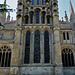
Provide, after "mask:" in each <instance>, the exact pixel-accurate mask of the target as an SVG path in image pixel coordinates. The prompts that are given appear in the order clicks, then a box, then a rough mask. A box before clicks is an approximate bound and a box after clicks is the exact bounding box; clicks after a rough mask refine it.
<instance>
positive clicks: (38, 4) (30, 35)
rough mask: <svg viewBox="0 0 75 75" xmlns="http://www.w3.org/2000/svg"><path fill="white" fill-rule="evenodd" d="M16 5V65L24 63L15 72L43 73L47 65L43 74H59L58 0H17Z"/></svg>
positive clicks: (60, 66) (60, 72) (60, 63)
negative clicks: (17, 56) (17, 52)
mask: <svg viewBox="0 0 75 75" xmlns="http://www.w3.org/2000/svg"><path fill="white" fill-rule="evenodd" d="M17 7H18V8H17V25H16V28H15V43H16V44H18V45H19V47H20V51H19V52H20V53H19V62H18V63H19V66H21V65H24V66H22V67H21V68H19V70H18V73H19V74H44V70H45V69H47V70H46V71H45V74H53V75H55V74H61V75H63V74H62V62H61V45H60V38H59V31H60V28H59V13H58V1H57V0H18V6H17ZM27 67H30V69H31V70H32V72H33V73H32V72H30V70H29V69H27ZM23 69H26V71H24V72H23ZM59 69H60V71H59ZM27 70H28V71H27ZM48 70H51V72H47V71H48Z"/></svg>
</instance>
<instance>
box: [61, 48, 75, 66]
mask: <svg viewBox="0 0 75 75" xmlns="http://www.w3.org/2000/svg"><path fill="white" fill-rule="evenodd" d="M62 63H63V66H64V67H73V66H74V56H73V52H72V50H71V49H68V48H65V49H64V50H63V51H62Z"/></svg>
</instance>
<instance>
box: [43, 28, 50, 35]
mask: <svg viewBox="0 0 75 75" xmlns="http://www.w3.org/2000/svg"><path fill="white" fill-rule="evenodd" d="M46 30H47V31H48V32H49V34H50V33H51V32H50V30H49V28H47V27H45V28H44V29H43V32H45V31H46Z"/></svg>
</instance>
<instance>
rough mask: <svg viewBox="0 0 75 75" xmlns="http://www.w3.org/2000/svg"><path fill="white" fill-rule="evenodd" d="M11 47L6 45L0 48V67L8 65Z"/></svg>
mask: <svg viewBox="0 0 75 75" xmlns="http://www.w3.org/2000/svg"><path fill="white" fill-rule="evenodd" d="M10 63H11V49H10V48H9V47H8V46H3V47H1V48H0V67H10Z"/></svg>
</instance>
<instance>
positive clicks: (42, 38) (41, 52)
mask: <svg viewBox="0 0 75 75" xmlns="http://www.w3.org/2000/svg"><path fill="white" fill-rule="evenodd" d="M40 36H41V37H40V58H41V60H40V63H41V64H44V33H43V32H41V35H40Z"/></svg>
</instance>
